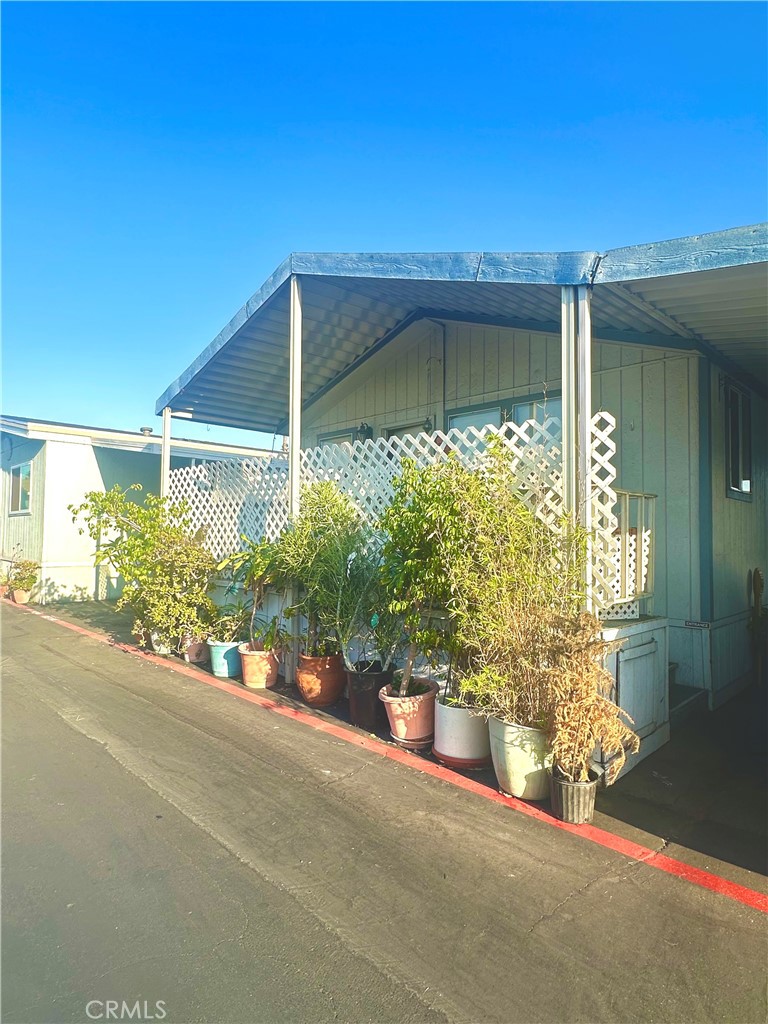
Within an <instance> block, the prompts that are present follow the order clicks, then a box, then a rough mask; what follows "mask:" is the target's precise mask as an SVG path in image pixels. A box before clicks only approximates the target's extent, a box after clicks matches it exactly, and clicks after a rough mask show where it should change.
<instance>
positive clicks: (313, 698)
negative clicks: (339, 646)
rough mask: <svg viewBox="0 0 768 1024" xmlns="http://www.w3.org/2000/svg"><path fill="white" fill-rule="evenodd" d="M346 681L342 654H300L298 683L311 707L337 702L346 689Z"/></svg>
mask: <svg viewBox="0 0 768 1024" xmlns="http://www.w3.org/2000/svg"><path fill="white" fill-rule="evenodd" d="M345 682H346V676H345V674H344V662H343V660H342V657H341V655H340V654H332V655H330V656H329V657H325V658H310V657H309V655H307V654H300V655H299V664H298V667H297V669H296V685H297V686H298V688H299V692H300V693H301V696H302V697H303V699H304V700H305V701H306V703H307V704H309V705H310V707H313V708H326V707H328V706H329V705H330V704H335V703H336V701H337V700H338V699H339V697H340V696H341V694H342V691H343V690H344V683H345Z"/></svg>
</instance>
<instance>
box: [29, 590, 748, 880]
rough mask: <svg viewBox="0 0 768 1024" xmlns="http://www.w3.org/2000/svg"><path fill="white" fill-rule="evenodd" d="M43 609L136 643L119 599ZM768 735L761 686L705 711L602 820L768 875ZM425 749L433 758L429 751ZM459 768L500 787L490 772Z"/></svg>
mask: <svg viewBox="0 0 768 1024" xmlns="http://www.w3.org/2000/svg"><path fill="white" fill-rule="evenodd" d="M40 610H41V611H44V612H45V613H48V614H51V615H53V616H55V617H56V618H59V619H62V620H64V621H65V622H71V623H74V624H76V625H80V626H84V627H85V628H88V629H91V630H93V631H95V632H98V633H101V634H103V635H106V636H107V637H109V638H110V639H111V640H113V641H116V642H120V643H129V644H130V643H134V639H133V637H132V635H131V625H132V617H131V615H130V613H129V612H116V611H115V607H114V604H113V603H109V602H104V601H101V602H94V601H92V602H83V603H80V604H77V603H67V604H52V605H46V606H45V608H42V609H40ZM170 660H171V661H172V660H173V659H170ZM232 682H237V680H232ZM267 692H269V693H272V694H273V695H274V696H275V699H277V700H279V701H283V702H285V701H287V702H290V703H295V704H296V705H297V706H299V707H301V708H303V709H304V710H309V711H310V712H312V713H314V714H317V715H318V716H324V715H328V716H330V717H332V718H334V719H336V720H337V721H341V722H345V723H347V724H349V713H348V705H347V701H346V700H344V699H342V700H340V701H339V702H338V703H337V704H336V705H334V706H332V707H330V708H323V709H311V708H310V709H308V708H307V706H306V705H305V704H304V702H303V701H302V699H301V697H300V695H299V691H298V689H297V688H296V686H294V685H293V684H290V683H286V682H285V681H284V680H283V678H282V676H281V677H280V678H279V680H278V683H277V685H276V687H275V689H274V690H272V691H267ZM378 713H379V716H380V717H379V718H378V721H377V729H376V735H377V736H378V737H379V738H380V739H382V740H385V741H390V735H389V727H388V724H387V718H386V712H385V710H384V706H383V705H381V706H380V707H379V708H378ZM767 736H768V688H766V687H765V686H758V685H757V684H753V685H752V686H751V687H749V688H748V689H747V690H745V691H743V692H742V693H741V694H739V695H738V696H736V697H734V698H733V699H732V700H730V701H729V702H728V703H727V704H725V705H723V707H721V708H719V709H718V710H717V711H715V712H709V711H706V710H704V711H699V712H697V713H696V714H695V715H694V716H693V717H691V718H689V719H688V720H686V721H684V722H683V723H681V724H680V725H677V726H675V727H673V731H672V738H671V740H670V742H669V743H667V744H666V745H665V746H664V747H662V748H661V749H660V750H658V751H656V752H655V753H653V754H651V755H650V756H649V757H648V758H646V759H645V760H644V761H642V762H640V764H638V765H637V766H636V767H635V768H633V769H632V771H631V772H629V773H628V774H627V775H626V776H624V777H623V778H621V779H619V781H618V782H617V783H615V784H614V785H613V786H611V787H608V788H605V789H602V790H599V791H598V795H597V803H596V813H595V821H594V824H595V825H597V826H598V827H600V828H603V829H605V830H606V831H608V832H613V833H616V834H619V835H622V836H624V837H625V838H628V839H632V840H633V841H635V842H638V843H640V844H641V845H645V846H650V847H652V848H654V849H659V848H661V847H662V846H663V847H664V851H665V852H666V853H668V854H669V855H670V856H673V857H676V858H678V859H681V860H683V861H686V862H690V863H694V864H695V865H696V866H699V867H704V868H708V869H709V870H712V871H715V872H717V871H718V870H719V867H718V864H717V863H712V862H713V861H714V862H720V865H721V866H722V865H723V864H725V865H732V866H733V867H734V868H736V869H743V870H746V871H749V872H754V873H759V874H763V875H767V874H768V740H767ZM419 756H421V757H425V758H427V759H428V760H430V761H434V758H433V756H432V754H431V753H425V754H421V755H419ZM461 774H465V775H467V776H468V777H471V778H473V779H474V780H475V781H477V782H480V783H482V784H483V785H487V786H488V787H489V788H490V789H493V790H497V789H498V786H497V783H496V777H495V774H494V772H493V770H492V769H491V770H487V771H481V772H463V773H461ZM742 881H744V884H747V885H749V884H750V882H749V879H743V880H742ZM752 884H754V880H753V883H752Z"/></svg>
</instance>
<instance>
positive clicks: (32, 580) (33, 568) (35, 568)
mask: <svg viewBox="0 0 768 1024" xmlns="http://www.w3.org/2000/svg"><path fill="white" fill-rule="evenodd" d="M39 573H40V565H39V563H38V562H33V561H32V560H31V559H29V558H19V559H14V560H13V561H12V562H11V564H10V565H9V567H8V573H7V577H6V583H7V584H8V588H9V589H10V590H31V589H32V588H33V587H34V585H35V584H36V583H37V580H38V576H39Z"/></svg>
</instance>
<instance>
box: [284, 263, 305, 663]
mask: <svg viewBox="0 0 768 1024" xmlns="http://www.w3.org/2000/svg"><path fill="white" fill-rule="evenodd" d="M301 336H302V316H301V282H300V281H299V278H298V277H297V276H296V274H291V310H290V325H289V334H288V345H289V348H290V378H289V380H290V383H289V392H288V511H289V513H290V515H291V517H292V518H293V517H294V516H297V515H298V514H299V510H300V507H301ZM297 597H298V595H297V592H296V590H295V588H292V589H291V592H290V594H289V603H290V604H291V605H295V604H296V600H297ZM287 654H288V657H287V658H286V661H287V664H286V666H285V669H286V678H287V679H294V680H295V679H296V668H297V667H298V664H299V641H298V639H297V638H296V639H294V640H293V643H292V644H291V645H290V648H289V650H288V652H287Z"/></svg>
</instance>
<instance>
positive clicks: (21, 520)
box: [0, 433, 46, 568]
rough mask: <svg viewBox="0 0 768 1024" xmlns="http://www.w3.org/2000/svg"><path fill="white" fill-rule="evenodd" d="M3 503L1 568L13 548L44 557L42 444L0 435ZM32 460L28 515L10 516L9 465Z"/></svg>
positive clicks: (28, 555)
mask: <svg viewBox="0 0 768 1024" xmlns="http://www.w3.org/2000/svg"><path fill="white" fill-rule="evenodd" d="M2 442H3V447H2V498H1V501H2V505H1V507H0V529H2V537H0V559H2V563H3V568H7V564H8V560H9V559H10V557H11V556H12V555H13V553H14V550H15V549H16V548H19V549H20V550H21V554H22V557H23V558H31V559H33V560H34V561H35V562H41V561H42V558H43V509H44V503H45V461H46V459H45V454H46V453H45V445H44V443H43V442H42V441H30V440H27V439H26V438H21V437H18V436H16V435H15V434H6V433H3V434H2ZM23 462H31V463H32V472H31V487H30V509H29V515H11V511H10V510H11V466H18V465H19V464H20V463H23Z"/></svg>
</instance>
